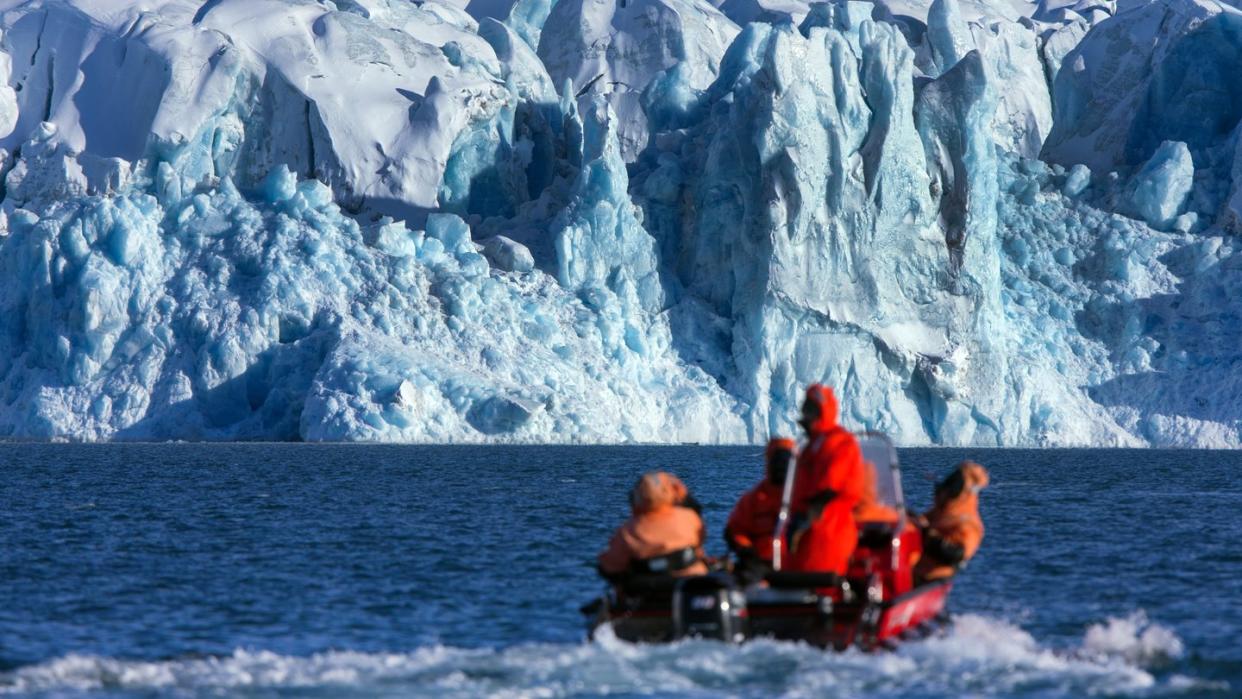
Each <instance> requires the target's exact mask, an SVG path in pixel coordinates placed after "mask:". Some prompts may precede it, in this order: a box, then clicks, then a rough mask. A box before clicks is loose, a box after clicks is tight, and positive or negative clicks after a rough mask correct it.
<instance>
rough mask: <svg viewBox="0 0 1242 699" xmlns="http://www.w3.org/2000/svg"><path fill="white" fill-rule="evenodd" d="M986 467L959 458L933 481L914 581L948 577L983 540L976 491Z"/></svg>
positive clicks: (984, 482)
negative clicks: (950, 468) (932, 492)
mask: <svg viewBox="0 0 1242 699" xmlns="http://www.w3.org/2000/svg"><path fill="white" fill-rule="evenodd" d="M988 481H989V477H988V471H987V469H985V468H984V467H982V466H980V465H979V464H977V463H975V462H973V461H963V462H962V463H960V464H958V465H957V468H955V469H953V472H952V473H950V474H949V475H948V476H946V477H945V479H944V480H942V481H940V482H939V483H937V484H936V490H935V495H934V500H933V503H932V508H931V509H930V510H928V511H927V513H926V514H925V517H926V519H927V525H926V527H925V528H924V530H923V557H922V558H921V559H919V563H918V565H917V566H915V568H914V577H915V579H916V580H918V581H928V580H940V579H943V578H948V577H951V576H952V575H953V574H954V573H956V572H957V571H958V569H959V568H961V567H962V566H964V565H966V561H969V560H970V559H971V558H972V557H974V555H975V552H976V551H978V550H979V545H980V544H982V543H983V518H981V517H980V516H979V491H981V490H983V489H984V488H986V487H987V485H988Z"/></svg>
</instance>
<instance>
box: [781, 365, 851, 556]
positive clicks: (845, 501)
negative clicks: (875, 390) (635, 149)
mask: <svg viewBox="0 0 1242 699" xmlns="http://www.w3.org/2000/svg"><path fill="white" fill-rule="evenodd" d="M837 410H838V408H837V399H836V396H834V395H833V393H832V389H830V388H828V387H827V386H823V385H821V384H812V385H810V386H808V387H807V389H806V400H805V401H803V403H802V420H801V421H800V422H801V425H802V427H803V428H804V429H805V430H806V433H807V445H806V447H805V448H804V449H803V450H802V453H801V454H800V455H799V456H798V466H797V469H798V470H797V473H796V475H795V477H794V489H793V498H792V501H791V503H790V512H791V513H792V517H793V520H792V527H791V530H790V536H789V549H790V560H789V569H790V570H795V571H808V572H820V573H837V574H838V575H841V574H844V573H845V570H846V567H847V565H848V564H849V560H850V555H851V554H853V553H854V547H855V546H857V545H858V526H857V524H856V523H855V521H854V507H855V505H857V504H858V501H859V500H860V499H862V491H863V488H864V486H865V484H866V477H865V475H864V472H863V460H862V450H861V449H860V448H859V447H858V441H857V440H855V439H854V435H852V434H850V433H849V432H848V431H846V430H845V429H844V428H842V427H841V426H840V425H838V424H837Z"/></svg>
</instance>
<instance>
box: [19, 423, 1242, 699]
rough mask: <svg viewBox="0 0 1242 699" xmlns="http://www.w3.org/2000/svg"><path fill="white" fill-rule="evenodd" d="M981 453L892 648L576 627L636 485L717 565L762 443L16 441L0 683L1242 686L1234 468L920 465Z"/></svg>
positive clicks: (868, 689) (1120, 463)
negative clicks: (835, 647) (698, 522)
mask: <svg viewBox="0 0 1242 699" xmlns="http://www.w3.org/2000/svg"><path fill="white" fill-rule="evenodd" d="M901 456H902V459H903V466H904V469H905V474H906V492H907V496H908V499H909V500H910V501H911V503H912V504H914V505H916V506H920V507H921V506H925V505H926V504H927V502H928V500H929V499H930V491H931V480H932V479H933V478H934V477H936V476H938V475H939V474H941V473H943V472H944V471H945V470H946V469H948V468H949V467H951V466H952V465H953V464H954V463H956V462H957V461H958V460H960V459H962V458H965V457H970V458H974V459H976V460H978V461H980V462H982V463H984V464H985V465H987V466H988V467H989V468H990V469H991V471H992V475H993V485H992V487H991V488H989V489H988V490H986V491H985V492H984V494H983V496H982V510H983V516H984V519H985V521H986V524H987V538H986V539H985V541H984V545H983V549H982V551H981V553H980V554H979V555H978V557H977V558H976V559H975V560H974V561H973V562H972V564H971V566H970V567H969V569H967V570H966V571H965V572H964V573H962V575H961V576H960V577H959V581H958V584H957V586H956V589H955V590H954V593H953V596H952V599H951V602H950V607H951V611H952V613H953V621H952V623H951V624H950V625H948V626H947V627H946V628H944V629H942V630H941V631H939V632H937V633H936V634H934V635H932V636H931V637H929V638H927V639H924V640H920V641H914V642H910V643H907V644H904V645H902V646H901V647H899V648H898V649H897V650H895V651H892V652H879V653H872V654H864V653H859V652H847V653H844V654H833V653H825V652H822V651H819V650H816V649H813V648H809V647H807V646H804V645H799V644H792V643H777V642H765V641H761V642H756V643H751V644H748V645H745V646H741V647H730V646H725V645H721V644H718V643H712V642H705V641H691V642H683V643H678V644H674V645H669V646H636V645H630V644H626V643H623V642H620V641H618V640H617V639H615V638H613V637H609V636H608V634H606V633H605V634H603V635H602V637H600V638H599V639H598V640H597V641H596V642H595V643H587V642H586V641H585V640H584V627H583V624H582V619H581V617H580V615H579V613H578V607H579V605H581V604H582V603H584V602H586V601H587V600H588V599H590V598H591V597H592V596H594V595H595V594H597V593H598V592H599V591H600V590H601V589H602V585H601V583H600V582H599V581H598V580H597V579H596V577H595V574H594V571H593V557H594V554H595V553H596V552H597V550H598V549H599V548H600V547H602V546H603V544H604V543H605V541H606V540H607V537H608V535H609V533H610V532H611V530H612V529H613V528H614V527H615V526H616V525H617V524H618V523H619V522H620V521H621V520H622V519H623V518H624V517H625V516H626V514H627V513H626V492H627V491H628V489H629V487H630V486H631V484H632V483H633V481H634V479H635V478H636V476H637V475H638V474H639V473H641V472H643V471H645V470H649V469H656V468H660V469H667V470H671V471H674V472H676V473H678V474H679V475H681V476H682V477H683V478H684V479H685V480H686V481H687V483H688V484H689V485H690V486H691V488H692V489H693V490H694V492H695V493H696V494H697V495H698V496H699V498H700V499H701V500H702V502H703V504H704V506H705V516H706V520H707V523H708V525H709V528H710V534H711V541H710V548H711V549H712V550H713V551H714V552H716V553H721V552H723V549H724V547H723V544H722V542H721V540H720V538H719V537H720V531H721V527H722V525H723V523H724V519H725V518H726V517H727V515H728V511H729V509H730V507H731V506H732V503H733V501H734V499H735V498H736V496H737V495H738V494H740V493H741V492H742V490H743V489H745V488H747V487H749V486H750V485H751V484H752V483H753V482H754V481H755V480H756V479H757V478H758V477H759V475H760V471H761V463H760V462H761V458H762V455H761V450H760V449H758V448H714V447H467V446H460V447H407V446H357V445H323V446H319V445H289V444H241V445H210V444H205V445H197V444H194V445H191V444H158V445H143V444H129V445H124V444H123V445H56V444H7V445H0V459H2V460H3V463H4V466H5V468H4V470H3V477H2V478H0V693H16V694H33V695H45V696H64V695H68V696H79V695H93V694H101V695H111V696H159V695H175V696H196V695H213V696H217V695H252V696H280V695H299V696H332V697H336V696H346V695H364V696H378V695H384V696H435V697H480V696H497V697H571V696H573V697H577V696H599V695H605V694H607V695H610V696H620V697H626V696H697V697H709V696H710V697H715V696H742V697H771V696H788V697H811V696H814V697H826V696H842V697H862V696H867V697H886V696H928V697H931V696H956V695H962V694H968V695H976V696H1040V697H1077V696H1084V695H1105V696H1168V695H1174V696H1219V697H1226V696H1242V596H1240V594H1239V592H1238V590H1239V589H1242V587H1240V583H1239V581H1240V580H1242V544H1240V543H1239V542H1240V541H1242V486H1240V485H1239V478H1238V475H1239V468H1240V467H1242V455H1239V454H1234V453H1226V452H1192V451H1120V450H1081V451H1079V450H1053V451H1024V450H955V449H909V450H904V451H902V453H901Z"/></svg>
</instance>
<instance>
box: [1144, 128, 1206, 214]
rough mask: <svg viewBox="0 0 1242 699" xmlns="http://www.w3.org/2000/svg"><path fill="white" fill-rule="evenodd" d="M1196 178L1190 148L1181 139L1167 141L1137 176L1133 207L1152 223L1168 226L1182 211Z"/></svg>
mask: <svg viewBox="0 0 1242 699" xmlns="http://www.w3.org/2000/svg"><path fill="white" fill-rule="evenodd" d="M1194 178H1195V165H1194V161H1193V160H1192V159H1191V157H1190V149H1189V148H1187V147H1186V144H1185V143H1181V142H1180V141H1165V142H1164V143H1162V144H1161V145H1160V147H1159V148H1158V149H1156V152H1155V153H1154V154H1153V155H1152V156H1151V159H1150V160H1148V161H1147V163H1146V164H1145V165H1143V168H1142V169H1141V170H1139V172H1138V174H1136V175H1135V176H1134V181H1133V183H1132V184H1131V186H1130V196H1129V204H1130V207H1131V210H1132V211H1134V213H1136V214H1137V215H1139V216H1141V217H1142V218H1143V219H1145V220H1146V221H1147V222H1148V223H1150V224H1151V225H1152V226H1155V227H1157V228H1167V227H1169V226H1170V225H1171V224H1172V223H1173V219H1175V218H1177V215H1178V214H1180V213H1181V212H1182V207H1183V206H1185V204H1186V198H1187V197H1188V196H1189V195H1190V189H1191V187H1192V186H1194Z"/></svg>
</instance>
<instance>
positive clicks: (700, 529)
mask: <svg viewBox="0 0 1242 699" xmlns="http://www.w3.org/2000/svg"><path fill="white" fill-rule="evenodd" d="M687 500H689V501H690V502H693V500H692V499H690V498H689V492H688V491H687V490H686V486H685V484H684V483H682V482H681V479H679V478H678V477H677V476H674V475H673V474H671V473H664V472H651V473H647V474H645V475H644V476H643V477H642V478H640V479H638V483H637V484H636V485H635V486H634V489H633V490H632V491H630V511H631V516H630V518H629V520H627V521H626V522H625V524H622V525H621V526H620V527H619V528H618V529H617V531H616V533H614V534H613V535H612V539H611V540H610V541H609V542H608V548H607V549H605V550H604V552H603V553H601V554H600V555H599V572H600V574H601V575H602V576H604V577H605V578H607V579H608V580H609V581H611V582H614V583H624V580H625V578H626V577H627V576H629V575H632V574H639V575H661V574H668V575H673V576H676V577H681V576H687V575H703V574H705V573H707V565H706V564H705V562H704V561H705V559H706V556H705V555H704V552H703V540H704V538H705V537H706V529H705V528H704V526H703V520H702V519H701V518H700V517H699V515H698V513H697V512H695V511H694V510H693V509H691V508H690V507H688V506H685V504H684V503H686V501H687Z"/></svg>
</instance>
